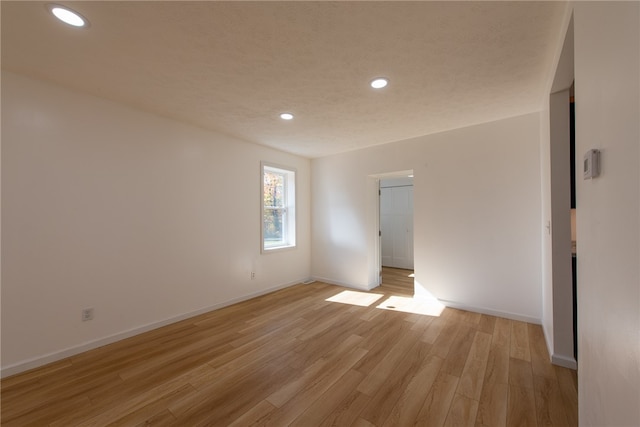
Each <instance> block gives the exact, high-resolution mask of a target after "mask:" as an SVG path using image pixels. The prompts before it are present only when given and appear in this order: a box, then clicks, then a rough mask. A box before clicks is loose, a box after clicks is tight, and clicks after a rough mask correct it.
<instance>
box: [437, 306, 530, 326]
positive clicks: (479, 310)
mask: <svg viewBox="0 0 640 427" xmlns="http://www.w3.org/2000/svg"><path fill="white" fill-rule="evenodd" d="M438 301H440V302H441V303H442V304H444V305H445V306H447V307H451V308H457V309H459V310H465V311H472V312H474V313H481V314H488V315H490V316H496V317H504V318H505V319H511V320H518V321H520V322H527V323H533V324H534V325H542V320H541V319H538V318H537V317H531V316H526V315H523V314H518V313H511V312H508V311H499V310H494V309H491V308H485V307H476V306H472V305H466V304H462V303H459V302H455V301H446V300H438Z"/></svg>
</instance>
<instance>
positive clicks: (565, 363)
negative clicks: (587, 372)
mask: <svg viewBox="0 0 640 427" xmlns="http://www.w3.org/2000/svg"><path fill="white" fill-rule="evenodd" d="M551 363H553V364H554V365H558V366H562V367H564V368H569V369H573V370H574V371H577V370H578V362H577V361H576V359H574V358H573V357H567V356H562V355H559V354H554V355H553V356H551Z"/></svg>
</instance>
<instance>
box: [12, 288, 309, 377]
mask: <svg viewBox="0 0 640 427" xmlns="http://www.w3.org/2000/svg"><path fill="white" fill-rule="evenodd" d="M301 282H302V280H296V281H293V282H290V283H284V284H281V285H277V286H273V287H270V288H268V289H263V290H261V291H257V292H252V293H250V294H247V295H243V296H241V297H237V298H232V299H230V300H228V301H225V302H222V303H218V304H214V305H211V306H208V307H204V308H201V309H199V310H195V311H191V312H189V313H185V314H180V315H178V316H173V317H170V318H168V319H165V320H160V321H158V322H152V323H148V324H146V325H142V326H139V327H136V328H132V329H129V330H126V331H123V332H118V333H115V334H113V335H109V336H107V337H103V338H98V339H95V340H91V341H87V342H85V343H82V344H78V345H75V346H73V347H69V348H66V349H64V350H59V351H55V352H51V353H48V354H45V355H42V356H37V357H33V358H31V359H27V360H23V361H21V362H18V363H14V364H12V365H8V366H3V367H2V369H1V370H0V378H6V377H9V376H11V375H15V374H19V373H21V372H24V371H28V370H30V369H34V368H38V367H40V366H44V365H46V364H48V363H52V362H57V361H58V360H62V359H66V358H67V357H71V356H75V355H76V354H80V353H84V352H85V351H89V350H93V349H94V348H98V347H102V346H105V345H107V344H112V343H114V342H116V341H121V340H123V339H126V338H130V337H132V336H135V335H139V334H142V333H144V332H148V331H151V330H153V329H158V328H161V327H163V326H166V325H170V324H172V323H176V322H179V321H181V320H185V319H188V318H190V317H195V316H198V315H200V314H204V313H208V312H210V311H213V310H218V309H221V308H223V307H227V306H229V305H233V304H236V303H239V302H242V301H246V300H249V299H251V298H255V297H259V296H261V295H265V294H268V293H271V292H274V291H277V290H280V289H284V288H288V287H289V286H293V285H297V284H299V283H301Z"/></svg>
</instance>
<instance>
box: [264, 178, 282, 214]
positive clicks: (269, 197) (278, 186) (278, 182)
mask: <svg viewBox="0 0 640 427" xmlns="http://www.w3.org/2000/svg"><path fill="white" fill-rule="evenodd" d="M284 182H285V176H284V174H281V173H276V172H272V171H267V170H265V172H264V206H265V207H278V208H283V207H284V206H285V200H284V198H285V188H284Z"/></svg>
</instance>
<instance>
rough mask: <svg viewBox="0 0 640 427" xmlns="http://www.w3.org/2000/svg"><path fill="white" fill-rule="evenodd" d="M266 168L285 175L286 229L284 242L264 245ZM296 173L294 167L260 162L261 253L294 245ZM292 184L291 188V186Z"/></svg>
mask: <svg viewBox="0 0 640 427" xmlns="http://www.w3.org/2000/svg"><path fill="white" fill-rule="evenodd" d="M266 170H271V171H273V172H274V173H278V174H282V175H284V176H285V183H284V186H285V189H284V191H285V195H284V197H285V206H284V208H283V211H284V214H283V218H287V219H286V220H285V221H284V225H285V228H286V230H284V237H285V240H286V243H285V244H282V245H278V246H265V244H264V212H265V206H264V173H265V171H266ZM297 175H298V170H297V169H296V168H293V167H289V166H282V165H279V164H275V163H270V162H265V161H261V162H260V253H262V254H268V253H274V252H279V251H281V250H287V249H292V248H295V247H296V236H297V234H298V221H297V219H296V213H297V212H296V207H297V196H298V185H297V184H298V183H297V180H298V178H297ZM292 186H293V189H292V188H291V187H292Z"/></svg>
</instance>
